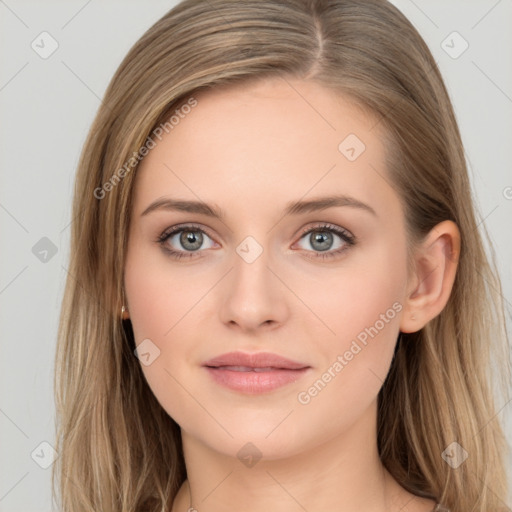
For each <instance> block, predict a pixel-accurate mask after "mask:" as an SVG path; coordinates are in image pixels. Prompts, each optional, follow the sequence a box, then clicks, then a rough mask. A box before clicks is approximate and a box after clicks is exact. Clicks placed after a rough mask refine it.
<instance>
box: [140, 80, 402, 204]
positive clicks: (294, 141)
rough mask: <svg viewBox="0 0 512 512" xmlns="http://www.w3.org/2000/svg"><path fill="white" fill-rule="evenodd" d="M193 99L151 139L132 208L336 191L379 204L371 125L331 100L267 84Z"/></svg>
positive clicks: (304, 85)
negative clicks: (168, 199) (176, 200)
mask: <svg viewBox="0 0 512 512" xmlns="http://www.w3.org/2000/svg"><path fill="white" fill-rule="evenodd" d="M194 98H195V99H196V100H197V105H196V106H195V107H194V108H192V109H190V111H189V112H188V113H187V114H182V115H181V116H180V120H179V123H178V124H176V125H175V126H174V127H173V128H172V129H171V130H170V131H169V133H165V132H164V135H163V137H162V140H161V141H159V140H158V139H155V142H156V143H157V144H156V147H154V148H153V149H151V151H150V152H149V154H148V155H147V156H146V157H145V158H144V160H143V161H142V163H141V165H140V166H139V169H138V170H137V180H136V204H137V209H138V210H140V211H142V209H143V208H144V204H142V203H147V202H148V201H151V200H154V199H155V198H156V197H160V196H164V195H172V196H177V197H180V198H187V199H198V198H200V199H201V200H204V201H205V202H209V201H210V200H211V201H213V202H216V203H221V202H224V205H223V207H224V206H228V207H229V206H233V207H234V206H235V204H236V202H237V201H239V202H240V206H244V205H246V206H247V205H249V204H251V205H252V206H254V207H263V208H265V209H268V208H269V207H270V205H269V203H268V199H269V198H270V197H272V198H283V199H284V200H283V202H285V201H287V200H289V199H298V198H301V197H303V196H304V195H312V196H318V195H322V194H326V193H333V192H335V191H336V192H340V193H346V194H351V195H354V196H358V197H359V198H360V199H362V200H364V201H365V202H374V201H377V200H378V198H379V197H381V198H382V199H383V200H385V199H386V198H385V195H386V194H385V193H383V188H384V187H385V186H387V187H388V188H389V185H388V180H386V179H385V178H383V176H384V174H385V173H386V169H385V162H384V147H383V143H382V140H381V138H380V136H379V135H380V132H379V130H378V129H377V128H375V126H376V125H377V122H376V119H375V118H374V117H373V116H371V115H369V114H368V113H366V112H364V111H363V110H362V109H360V108H358V107H357V106H356V105H354V104H353V103H351V102H350V101H349V100H348V99H347V98H345V97H343V96H342V95H340V94H339V93H336V92H334V91H332V90H329V89H326V88H324V87H322V86H320V85H319V84H316V83H313V82H306V81H298V80H289V79H286V80H284V79H272V80H264V81H259V82H256V83H252V84H249V85H247V84H243V85H235V86H233V85H231V86H227V87H226V86H224V87H221V88H218V89H212V90H208V91H201V92H200V93H198V94H195V95H194ZM387 194H393V190H392V189H390V190H388V191H387ZM382 196H384V197H382ZM387 199H388V200H389V197H388V198H387ZM139 203H140V204H139Z"/></svg>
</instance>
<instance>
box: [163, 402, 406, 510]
mask: <svg viewBox="0 0 512 512" xmlns="http://www.w3.org/2000/svg"><path fill="white" fill-rule="evenodd" d="M182 442H183V450H184V456H185V462H186V467H187V475H188V478H187V480H186V481H185V483H184V485H183V486H182V488H181V489H180V492H179V493H178V496H177V497H176V499H175V501H174V506H173V509H172V511H173V512H185V511H187V510H189V509H190V508H191V509H192V510H193V509H196V510H197V511H198V512H221V511H222V512H224V511H225V510H228V509H231V510H247V511H249V510H250V511H251V512H260V511H261V512H268V511H269V510H272V511H273V512H281V511H283V512H285V511H286V512H288V511H290V510H292V509H294V510H295V509H296V510H298V511H299V510H301V509H302V510H307V511H308V512H315V511H324V510H339V511H343V512H356V511H361V510H365V511H366V512H384V511H387V510H394V508H395V506H396V505H399V504H400V503H402V504H405V503H406V502H407V500H404V496H403V489H402V488H401V487H400V486H399V485H398V484H397V483H396V482H395V481H394V480H393V479H392V478H391V476H390V475H389V473H388V472H387V471H386V470H385V468H384V466H383V465H382V463H381V461H380V458H379V456H378V450H377V439H376V403H374V404H372V406H371V408H369V409H368V411H366V412H365V414H364V415H363V417H361V418H360V420H359V421H358V422H357V423H356V424H354V425H352V426H350V427H349V428H347V429H345V431H344V432H342V434H340V435H339V436H337V437H335V438H333V439H328V440H325V441H323V442H322V443H321V444H315V445H311V446H309V447H308V448H306V447H304V446H302V447H298V449H297V452H296V453H294V454H290V456H289V457H286V458H279V459H269V458H268V457H265V456H263V457H262V458H261V459H260V460H259V461H258V462H257V463H256V464H254V465H252V467H248V465H246V464H244V463H242V462H241V461H240V460H238V459H237V458H234V457H232V456H229V455H226V454H224V453H219V452H218V451H215V450H214V449H212V448H211V447H210V446H207V445H205V444H204V443H202V442H201V441H200V440H198V439H197V438H194V437H192V436H190V435H189V434H188V433H186V432H184V431H183V430H182ZM244 444H245V442H241V443H240V446H243V445H244ZM255 444H256V443H255ZM400 490H401V491H402V495H401V499H402V501H399V499H398V495H399V494H400ZM408 500H410V497H409V498H408ZM397 510H399V508H397Z"/></svg>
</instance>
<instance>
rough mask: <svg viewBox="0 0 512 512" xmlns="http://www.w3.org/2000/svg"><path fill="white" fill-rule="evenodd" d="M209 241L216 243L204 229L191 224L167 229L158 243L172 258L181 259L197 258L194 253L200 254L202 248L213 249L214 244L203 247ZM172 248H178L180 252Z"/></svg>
mask: <svg viewBox="0 0 512 512" xmlns="http://www.w3.org/2000/svg"><path fill="white" fill-rule="evenodd" d="M207 239H209V240H210V241H211V242H212V243H214V242H213V240H212V239H211V238H210V236H209V235H208V234H207V233H206V232H205V231H204V230H203V229H202V228H200V227H199V226H195V225H192V224H189V225H186V226H174V227H172V228H170V229H167V230H166V231H164V232H163V233H162V234H161V235H160V236H159V237H158V240H157V242H158V243H159V244H160V245H161V246H162V248H163V249H164V250H165V251H166V252H167V253H168V254H169V255H170V256H171V257H173V258H176V259H180V258H192V257H195V256H196V255H195V254H194V253H196V252H200V251H199V250H200V249H201V248H203V249H210V248H212V247H213V245H212V244H210V245H209V246H208V247H203V244H204V242H205V240H207ZM172 246H174V247H178V250H177V249H175V248H173V247H172Z"/></svg>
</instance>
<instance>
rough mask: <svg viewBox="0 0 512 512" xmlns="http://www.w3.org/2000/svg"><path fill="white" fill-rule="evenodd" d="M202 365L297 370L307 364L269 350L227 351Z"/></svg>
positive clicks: (305, 366)
mask: <svg viewBox="0 0 512 512" xmlns="http://www.w3.org/2000/svg"><path fill="white" fill-rule="evenodd" d="M203 366H210V367H217V368H218V367H220V366H246V367H249V368H283V369H286V370H299V369H302V368H308V367H309V365H307V364H303V363H299V362H297V361H292V360H291V359H287V358H286V357H282V356H280V355H277V354H273V353H271V352H258V353H255V354H246V353H244V352H228V353H227V354H222V355H220V356H218V357H214V358H213V359H210V360H208V361H206V362H205V363H204V364H203Z"/></svg>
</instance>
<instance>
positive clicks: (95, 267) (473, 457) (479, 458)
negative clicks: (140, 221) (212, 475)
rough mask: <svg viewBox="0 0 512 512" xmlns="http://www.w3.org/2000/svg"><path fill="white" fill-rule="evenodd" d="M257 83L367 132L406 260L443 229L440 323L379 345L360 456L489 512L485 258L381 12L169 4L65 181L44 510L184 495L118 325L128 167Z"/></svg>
mask: <svg viewBox="0 0 512 512" xmlns="http://www.w3.org/2000/svg"><path fill="white" fill-rule="evenodd" d="M271 77H279V78H282V79H284V80H286V79H287V78H298V79H307V80H312V81H315V82H317V83H319V84H321V85H323V86H325V87H328V88H332V89H334V90H336V91H338V92H339V93H340V94H342V95H345V97H350V98H351V99H352V100H354V101H355V102H357V104H359V105H360V106H361V107H363V108H364V109H367V110H368V111H369V112H371V113H372V114H373V115H374V116H375V119H376V120H377V121H376V123H377V124H378V125H379V128H383V129H384V133H385V136H386V137H387V138H388V139H389V140H388V141H387V147H388V149H389V151H388V156H387V165H388V169H389V174H390V176H391V179H392V181H393V184H394V186H395V187H396V190H397V191H398V192H399V195H400V197H401V201H402V203H403V207H404V210H405V213H406V218H407V229H408V235H409V239H410V241H411V244H413V243H414V241H418V240H420V239H421V237H422V236H424V235H425V234H426V233H427V232H428V231H430V230H431V229H432V228H433V227H434V226H435V225H436V224H437V223H439V222H441V221H443V220H446V219H450V220H453V221H454V222H455V223H456V224H457V225H458V227H459V230H460V232H461V239H462V247H461V254H460V260H459V267H458V271H457V276H456V279H455V283H454V286H453V290H452V293H451V296H450V298H449V301H448V303H447V305H446V307H445V309H444V310H443V311H442V312H441V314H440V315H438V316H437V317H436V318H434V319H433V320H432V321H430V322H429V323H428V324H427V325H426V326H425V327H424V328H423V329H421V330H420V331H419V332H417V333H413V334H401V336H400V338H399V340H398V342H397V346H396V351H395V357H394V359H393V362H392V365H391V369H390V371H389V374H388V377H387V379H386V381H385V383H384V385H383V387H382V389H381V391H380V393H379V402H378V405H379V408H378V447H379V452H380V455H381V460H382V462H383V464H384V465H385V467H386V468H387V469H388V471H389V472H390V473H391V474H392V475H393V477H394V478H395V479H396V480H397V481H398V482H399V483H400V484H401V485H402V486H403V487H404V488H406V489H407V490H409V491H410V492H412V493H414V494H417V495H419V496H424V497H430V498H432V499H435V500H437V501H439V502H441V503H442V504H443V505H444V506H445V507H447V508H449V509H450V510H451V511H452V512H469V511H473V512H496V511H497V510H500V509H502V508H504V506H505V501H506V500H507V499H508V494H507V493H508V488H507V475H506V470H505V464H504V460H505V450H506V449H507V444H506V440H505V437H504V434H503V430H502V427H501V425H500V422H499V417H498V413H499V408H500V407H501V405H503V404H504V401H503V402H501V401H500V402H499V403H498V401H499V400H504V397H505V396H506V393H507V385H508V382H509V378H510V377H509V376H510V359H509V357H510V356H509V353H508V338H507V329H506V324H505V319H504V309H503V303H502V300H501V286H500V281H499V277H498V273H497V270H496V265H495V263H494V253H493V252H492V246H491V244H490V241H489V248H490V256H488V255H487V254H486V251H485V248H484V244H483V240H482V237H481V234H480V232H479V229H483V228H482V227H479V223H478V222H477V220H476V214H475V206H474V203H473V198H472V191H471V188H470V183H469V180H468V173H467V169H466V162H465V158H464V151H463V145H462V142H461V137H460V133H459V130H458V127H457V123H456V119H455V116H454V112H453V108H452V105H451V103H450V99H449V97H448V93H447V91H446V89H445V86H444V83H443V80H442V78H441V75H440V73H439V70H438V68H437V66H436V63H435V61H434V59H433V57H432V55H431V53H430V51H429V49H428V48H427V46H426V44H425V43H424V41H423V40H422V38H421V37H420V35H419V34H418V32H417V31H416V30H415V29H414V28H413V26H412V24H411V23H410V22H409V21H408V20H407V19H406V18H405V16H403V15H402V14H401V12H400V11H399V10H398V9H397V8H395V7H394V6H393V5H391V4H390V3H388V2H387V1H385V0H365V1H360V0H330V1H328V0H325V1H324V0H279V1H274V0H272V1H271V0H261V1H238V0H237V1H234V0H208V1H204V0H185V1H183V2H181V3H179V4H178V5H177V6H175V7H174V8H173V9H171V10H170V11H169V12H168V13H167V14H166V15H165V16H163V17H162V18H161V19H160V20H159V21H158V22H157V23H155V24H154V25H153V26H152V27H151V28H150V29H149V30H148V31H147V32H146V33H145V34H144V35H143V36H142V37H141V38H140V39H139V41H137V42H136V43H135V45H134V46H133V47H132V49H131V50H130V51H129V53H128V54H127V56H126V57H125V59H124V60H123V62H122V63H121V64H120V66H119V68H118V70H117V71H116V73H115V75H114V77H113V79H112V81H111V82H110V84H109V86H108V88H107V91H106V93H105V96H104V99H103V102H102V105H101V106H100V108H99V110H98V113H97V115H96V118H95V120H94V123H93V125H92V127H91V129H90V132H89V135H88V138H87V140H86V143H85V146H84V148H83V152H82V154H81V158H80V162H79V166H78V171H77V176H76V186H75V192H74V201H73V211H72V219H73V222H72V225H71V256H70V263H69V269H68V276H67V282H66V288H65V293H64V298H63V302H62V311H61V318H60V325H59V335H58V343H57V352H56V359H55V371H56V373H55V403H56V411H57V440H56V443H55V444H56V449H57V452H58V453H59V457H58V459H57V461H56V462H55V464H54V467H53V475H52V485H53V493H54V499H57V500H58V501H59V502H60V503H61V510H63V511H65V512H76V511H78V510H80V511H91V512H93V511H94V512H98V511H102V512H120V511H123V512H128V511H130V512H132V511H134V512H142V511H147V512H160V511H161V512H163V511H165V510H168V508H167V507H168V506H169V504H170V503H172V501H173V499H174V497H175V495H176V493H177V490H178V489H179V487H180V485H181V484H182V482H183V481H184V480H185V478H186V472H185V464H184V458H183V453H182V445H181V437H180V429H179V426H178V425H177V424H176V423H175V422H174V420H173V419H172V418H171V417H170V416H169V415H168V414H167V413H166V412H165V411H164V410H163V408H162V407H161V405H160V404H159V403H158V402H157V400H156V398H155V397H154V395H153V393H152V392H151V390H150V389H149V387H148V385H147V383H146V381H145V379H144V376H143V373H142V370H141V367H140V364H139V361H138V359H137V358H136V357H135V355H134V352H133V351H134V349H135V342H134V337H133V332H132V329H131V324H130V321H129V320H128V321H123V320H121V317H120V311H121V305H122V295H123V270H124V256H125V250H126V242H127V233H128V227H129V223H130V211H131V201H132V193H133V190H132V189H133V183H134V181H133V180H134V177H135V173H136V171H137V163H138V161H139V160H138V159H137V158H134V154H139V153H138V152H139V150H140V148H142V147H143V146H145V145H146V144H147V142H148V137H149V136H150V134H151V133H152V132H153V130H154V129H155V127H157V126H159V125H160V124H161V123H162V122H164V121H165V120H166V119H168V118H169V116H170V113H172V112H173V111H175V110H176V109H177V108H179V107H180V106H182V105H184V104H186V103H187V102H189V101H190V98H192V97H193V95H194V93H195V92H198V91H201V90H204V89H208V88H211V87H220V86H222V85H226V84H243V83H248V82H250V81H254V80H257V79H265V78H271ZM127 162H130V163H129V165H127ZM121 169H124V172H120V170H121ZM107 183H108V185H105V184H107ZM484 233H485V231H484ZM491 369H493V371H494V372H495V375H496V376H497V377H498V378H496V380H495V381H494V380H493V375H492V374H491ZM494 382H496V383H498V384H499V385H500V386H501V387H500V388H499V389H501V393H502V394H499V393H498V394H495V393H494V390H493V383H494ZM496 404H497V405H498V406H497V407H496ZM453 442H457V443H459V444H460V445H461V446H462V448H463V449H464V450H465V451H466V452H467V454H468V458H467V459H466V460H465V461H464V462H463V463H462V464H461V465H460V466H459V467H457V468H454V467H451V465H449V464H448V463H447V462H445V460H444V458H443V456H442V453H443V452H444V450H445V449H446V448H447V447H448V446H450V445H451V444H452V443H453ZM57 484H58V485H57ZM57 487H58V489H57Z"/></svg>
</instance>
